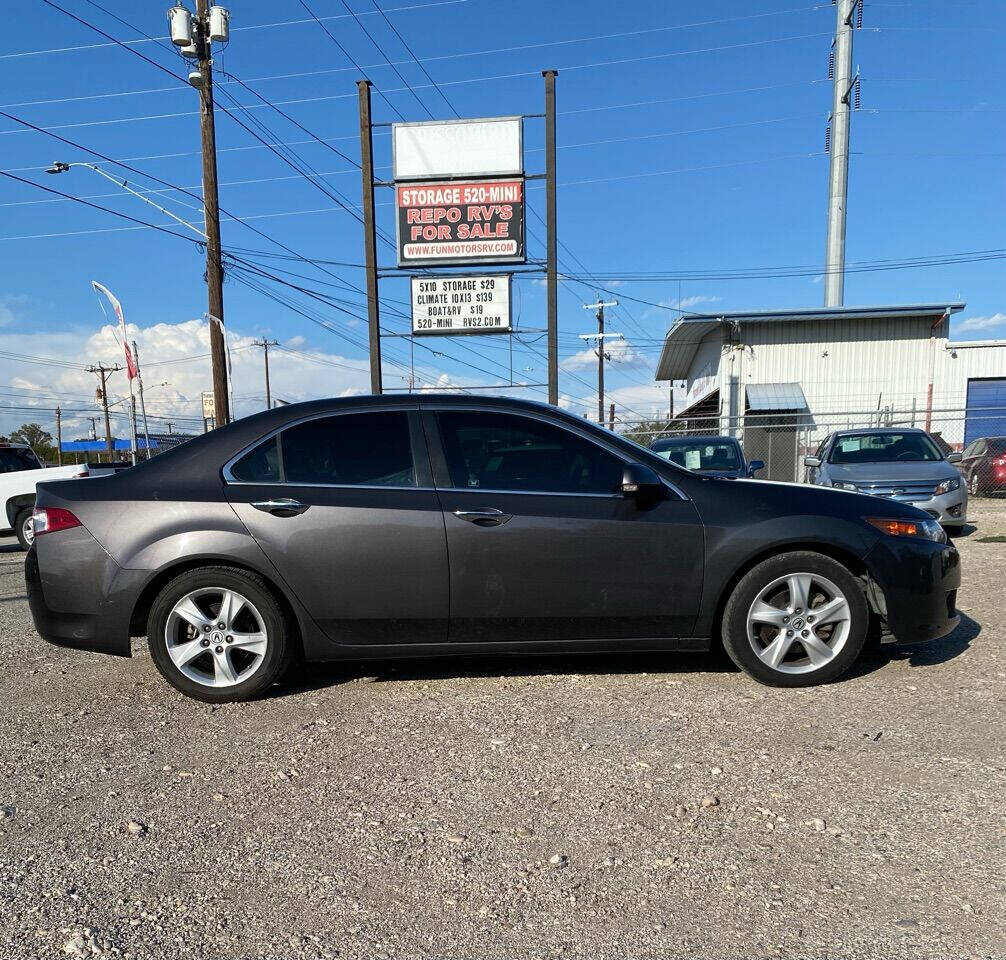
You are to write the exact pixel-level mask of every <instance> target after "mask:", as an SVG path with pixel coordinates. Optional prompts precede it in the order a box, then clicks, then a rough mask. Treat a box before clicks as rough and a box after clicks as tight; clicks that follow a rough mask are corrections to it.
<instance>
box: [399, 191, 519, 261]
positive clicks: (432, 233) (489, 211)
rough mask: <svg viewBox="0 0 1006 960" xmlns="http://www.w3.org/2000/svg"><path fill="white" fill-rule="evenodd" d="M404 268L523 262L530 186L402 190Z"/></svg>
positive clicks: (401, 239)
mask: <svg viewBox="0 0 1006 960" xmlns="http://www.w3.org/2000/svg"><path fill="white" fill-rule="evenodd" d="M396 194H397V205H398V263H399V265H400V266H401V265H405V264H419V263H440V264H447V263H492V262H493V261H496V262H499V263H523V262H524V182H523V181H522V180H485V181H479V182H449V183H421V184H420V183H412V184H399V185H398V186H397V188H396Z"/></svg>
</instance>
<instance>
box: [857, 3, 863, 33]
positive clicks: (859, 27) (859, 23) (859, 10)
mask: <svg viewBox="0 0 1006 960" xmlns="http://www.w3.org/2000/svg"><path fill="white" fill-rule="evenodd" d="M856 29H857V30H862V29H863V0H859V3H857V4H856Z"/></svg>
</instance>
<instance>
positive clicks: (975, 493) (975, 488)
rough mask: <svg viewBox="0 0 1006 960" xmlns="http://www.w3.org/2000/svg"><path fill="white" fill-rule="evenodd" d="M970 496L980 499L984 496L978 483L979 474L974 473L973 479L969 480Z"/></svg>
mask: <svg viewBox="0 0 1006 960" xmlns="http://www.w3.org/2000/svg"><path fill="white" fill-rule="evenodd" d="M968 494H969V495H970V496H972V497H980V496H981V495H982V489H981V485H980V483H979V482H978V474H977V473H972V474H971V477H970V478H969V479H968Z"/></svg>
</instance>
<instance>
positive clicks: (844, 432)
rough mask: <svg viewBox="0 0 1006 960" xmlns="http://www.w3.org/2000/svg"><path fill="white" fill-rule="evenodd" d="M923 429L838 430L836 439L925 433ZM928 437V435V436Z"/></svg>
mask: <svg viewBox="0 0 1006 960" xmlns="http://www.w3.org/2000/svg"><path fill="white" fill-rule="evenodd" d="M925 432H926V431H925V430H923V429H922V428H921V427H861V428H860V429H859V430H836V431H835V433H834V434H833V436H836V437H850V436H852V437H862V436H872V435H874V434H882V433H925ZM927 436H928V434H927Z"/></svg>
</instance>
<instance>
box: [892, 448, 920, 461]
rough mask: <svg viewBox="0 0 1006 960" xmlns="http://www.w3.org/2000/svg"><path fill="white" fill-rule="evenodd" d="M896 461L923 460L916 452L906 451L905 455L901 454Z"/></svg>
mask: <svg viewBox="0 0 1006 960" xmlns="http://www.w3.org/2000/svg"><path fill="white" fill-rule="evenodd" d="M895 459H896V460H919V459H921V458H920V457H919V455H918V453H916V452H915V451H914V450H905V451H904V453H899V454H898V455H897V457H895Z"/></svg>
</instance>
